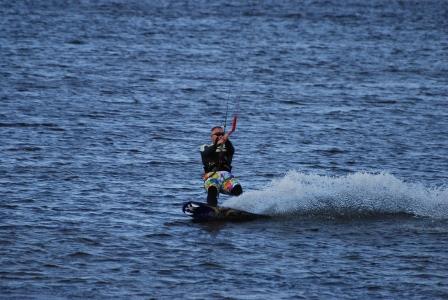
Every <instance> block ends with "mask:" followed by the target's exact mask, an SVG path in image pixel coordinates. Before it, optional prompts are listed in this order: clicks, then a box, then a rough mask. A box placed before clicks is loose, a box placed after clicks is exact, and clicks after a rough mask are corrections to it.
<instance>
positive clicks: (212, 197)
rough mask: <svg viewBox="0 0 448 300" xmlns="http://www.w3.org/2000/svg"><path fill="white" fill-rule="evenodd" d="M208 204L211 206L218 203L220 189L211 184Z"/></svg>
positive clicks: (208, 192)
mask: <svg viewBox="0 0 448 300" xmlns="http://www.w3.org/2000/svg"><path fill="white" fill-rule="evenodd" d="M207 204H208V205H210V206H217V205H218V189H217V188H216V187H214V186H211V187H209V188H208V190H207Z"/></svg>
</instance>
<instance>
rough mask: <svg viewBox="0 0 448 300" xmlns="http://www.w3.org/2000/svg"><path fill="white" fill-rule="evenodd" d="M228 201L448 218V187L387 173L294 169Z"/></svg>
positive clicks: (264, 207) (260, 209)
mask: <svg viewBox="0 0 448 300" xmlns="http://www.w3.org/2000/svg"><path fill="white" fill-rule="evenodd" d="M223 205H224V206H228V207H232V208H236V209H241V210H245V211H250V212H254V213H258V214H266V215H270V216H279V215H296V214H298V215H311V216H316V215H317V216H328V217H364V216H382V215H396V214H397V215H400V214H404V215H412V216H420V217H430V218H439V219H448V188H447V187H446V186H441V187H425V186H424V185H423V184H421V183H409V182H405V181H403V180H400V179H398V178H397V177H395V176H393V175H391V174H389V173H386V172H383V173H379V174H372V173H367V172H357V173H354V174H349V175H346V176H340V177H333V176H323V175H314V174H305V173H299V172H297V171H289V172H288V173H287V174H286V175H285V176H284V177H282V178H279V179H274V180H272V181H271V183H270V184H269V185H268V186H267V187H266V188H264V189H262V190H258V191H249V192H246V193H245V194H243V195H241V196H240V197H234V198H230V199H229V200H227V201H225V202H224V203H223Z"/></svg>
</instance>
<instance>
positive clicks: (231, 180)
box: [201, 121, 243, 206]
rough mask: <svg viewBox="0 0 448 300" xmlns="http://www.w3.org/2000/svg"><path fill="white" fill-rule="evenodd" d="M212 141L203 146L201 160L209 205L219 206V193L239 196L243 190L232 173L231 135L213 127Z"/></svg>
mask: <svg viewBox="0 0 448 300" xmlns="http://www.w3.org/2000/svg"><path fill="white" fill-rule="evenodd" d="M235 122H236V121H235ZM211 140H212V144H210V145H202V146H201V158H202V163H203V165H204V172H205V173H204V177H203V178H204V188H205V189H206V191H207V204H208V205H211V206H217V205H218V194H219V193H223V194H227V195H233V196H239V195H241V194H242V193H243V188H242V187H241V184H240V183H239V182H238V180H237V179H236V178H235V177H234V176H233V175H232V173H231V171H232V158H233V153H234V152H235V149H234V148H233V145H232V143H231V142H230V140H229V133H225V132H224V129H223V128H222V127H220V126H216V127H213V128H212V130H211Z"/></svg>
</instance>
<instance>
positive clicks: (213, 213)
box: [182, 201, 269, 222]
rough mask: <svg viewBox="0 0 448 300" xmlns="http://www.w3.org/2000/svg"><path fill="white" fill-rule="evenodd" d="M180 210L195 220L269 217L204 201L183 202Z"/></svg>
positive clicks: (248, 219) (245, 219) (247, 219)
mask: <svg viewBox="0 0 448 300" xmlns="http://www.w3.org/2000/svg"><path fill="white" fill-rule="evenodd" d="M182 211H183V212H184V213H185V214H186V215H188V216H190V217H192V218H193V221H195V222H211V221H230V222H242V221H251V220H255V219H262V218H269V216H266V215H259V214H254V213H250V212H247V211H243V210H238V209H234V208H230V207H219V206H216V207H215V206H210V205H207V204H205V203H201V202H195V201H190V202H186V203H184V205H183V207H182Z"/></svg>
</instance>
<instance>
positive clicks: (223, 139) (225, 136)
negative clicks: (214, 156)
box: [217, 133, 229, 145]
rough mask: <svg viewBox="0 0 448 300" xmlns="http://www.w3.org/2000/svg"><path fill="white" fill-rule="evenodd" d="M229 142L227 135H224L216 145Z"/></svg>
mask: <svg viewBox="0 0 448 300" xmlns="http://www.w3.org/2000/svg"><path fill="white" fill-rule="evenodd" d="M228 140H229V134H228V133H226V134H224V135H223V136H221V137H220V138H219V140H218V142H217V144H218V145H222V144H225V142H227V141H228Z"/></svg>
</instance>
